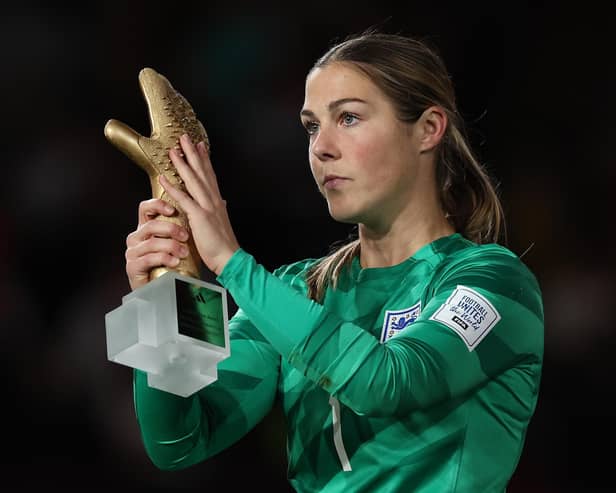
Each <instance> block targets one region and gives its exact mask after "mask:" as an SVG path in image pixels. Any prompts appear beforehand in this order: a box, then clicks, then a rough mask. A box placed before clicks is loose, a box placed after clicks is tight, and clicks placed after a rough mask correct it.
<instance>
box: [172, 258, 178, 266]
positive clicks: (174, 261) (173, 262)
mask: <svg viewBox="0 0 616 493" xmlns="http://www.w3.org/2000/svg"><path fill="white" fill-rule="evenodd" d="M179 263H180V259H179V258H177V257H173V258H172V259H171V265H178V264H179Z"/></svg>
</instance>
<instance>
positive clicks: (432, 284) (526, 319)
mask: <svg viewBox="0 0 616 493" xmlns="http://www.w3.org/2000/svg"><path fill="white" fill-rule="evenodd" d="M315 261H316V260H313V259H312V260H305V261H301V262H297V263H294V264H291V265H288V266H283V267H281V268H279V269H277V270H276V272H274V273H273V274H272V273H269V272H267V271H266V269H265V268H264V267H262V266H260V265H259V264H258V263H257V262H256V261H255V259H254V258H253V257H252V256H250V255H249V254H248V253H246V252H245V251H244V250H242V249H240V250H238V251H237V252H236V253H235V254H234V256H233V257H232V258H231V260H230V261H229V262H228V264H227V265H226V266H225V268H224V270H223V272H222V273H221V275H220V276H219V277H218V280H219V282H220V283H221V284H222V285H223V286H224V287H225V288H226V289H227V290H228V291H229V293H230V294H231V296H232V297H233V298H234V300H235V302H236V303H237V305H238V306H239V310H238V312H237V313H236V314H235V315H234V316H233V317H232V319H231V321H230V338H231V355H230V357H229V358H227V359H226V360H224V361H222V362H221V363H220V364H219V367H218V380H217V381H216V382H215V383H213V384H211V385H210V386H208V387H206V388H204V389H203V390H201V391H199V392H198V393H197V394H195V395H194V396H191V397H189V398H181V397H177V396H174V395H172V394H168V393H165V392H161V391H159V390H156V389H152V388H149V387H148V386H147V383H146V375H145V374H143V373H141V372H139V371H136V372H135V386H134V392H135V405H136V411H137V418H138V421H139V424H140V427H141V431H142V436H143V439H144V443H145V447H146V450H147V452H148V454H149V455H150V457H151V459H152V460H153V462H154V463H155V464H157V465H158V466H159V467H161V468H165V469H173V468H183V467H187V466H189V465H191V464H194V463H196V462H199V461H201V460H204V459H206V458H207V457H210V456H212V455H214V454H216V453H218V452H219V451H221V450H223V449H224V448H226V447H228V446H229V445H231V444H233V443H234V442H235V441H237V440H238V439H240V438H241V437H242V436H244V435H245V434H246V433H247V432H248V431H250V430H251V429H252V428H253V427H254V426H255V425H256V424H257V423H258V422H259V421H260V420H261V419H262V418H263V417H264V416H265V415H266V414H267V413H268V411H269V410H270V409H271V406H272V403H273V401H274V398H275V396H276V395H277V394H278V395H279V396H280V398H281V399H282V403H283V407H284V411H285V414H286V419H287V424H288V427H287V440H288V445H287V450H288V460H289V468H288V478H289V480H290V482H291V484H292V485H293V487H294V488H295V489H296V490H297V491H299V492H317V491H318V492H341V491H344V492H360V491H362V492H363V491H366V492H374V491H387V492H398V491H401V492H402V491H405V492H406V491H409V492H410V491H412V492H414V493H422V492H423V493H445V492H456V493H462V492H472V493H477V492H503V491H505V488H506V485H507V483H508V481H509V479H510V477H511V475H512V474H513V472H514V470H515V467H516V465H517V463H518V460H519V457H520V454H521V451H522V448H523V444H524V439H525V434H526V430H527V426H528V423H529V421H530V419H531V417H532V415H533V413H534V409H535V406H536V402H537V396H538V389H539V383H540V377H541V368H542V361H543V305H542V299H541V292H540V288H539V286H538V284H537V281H536V279H535V277H534V276H533V274H532V273H531V272H530V271H529V270H528V268H527V267H526V266H525V265H524V264H523V263H522V262H521V261H520V259H519V258H518V257H517V256H516V255H514V254H513V253H512V252H510V251H509V250H507V249H506V248H504V247H502V246H499V245H496V244H490V245H476V244H474V243H472V242H470V241H468V240H466V239H464V238H463V237H462V236H460V235H459V234H457V233H456V234H453V235H451V236H447V237H444V238H440V239H438V240H436V241H434V242H432V243H430V244H428V245H425V246H424V247H422V248H421V249H420V250H419V251H418V252H416V253H415V255H413V256H412V257H410V258H409V259H407V260H406V261H404V262H402V263H400V264H398V265H395V266H392V267H384V268H368V269H362V268H361V266H360V264H359V260H358V259H357V258H355V259H354V260H353V262H352V264H351V266H350V268H349V269H347V270H346V271H345V272H343V274H342V276H341V278H340V280H339V284H338V286H337V288H336V289H335V290H334V289H331V288H330V289H328V291H327V293H326V295H325V298H324V300H323V303H322V304H319V303H315V302H313V301H311V300H309V299H308V298H307V295H306V293H307V287H306V283H305V274H306V272H307V270H308V269H309V268H310V267H311V266H312V265H313V264H314V262H315Z"/></svg>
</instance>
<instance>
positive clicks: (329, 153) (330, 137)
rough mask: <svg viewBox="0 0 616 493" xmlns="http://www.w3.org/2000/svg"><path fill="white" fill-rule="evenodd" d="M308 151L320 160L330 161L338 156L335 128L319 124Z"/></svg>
mask: <svg viewBox="0 0 616 493" xmlns="http://www.w3.org/2000/svg"><path fill="white" fill-rule="evenodd" d="M310 152H311V153H312V154H313V155H314V156H316V157H317V158H318V159H319V160H320V161H331V160H335V159H338V158H339V157H340V149H339V148H338V145H337V142H336V138H335V130H333V129H328V128H327V127H325V126H321V128H320V129H319V131H318V133H317V134H316V135H315V136H314V137H313V140H312V142H311V143H310Z"/></svg>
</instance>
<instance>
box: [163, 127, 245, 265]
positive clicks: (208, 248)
mask: <svg viewBox="0 0 616 493" xmlns="http://www.w3.org/2000/svg"><path fill="white" fill-rule="evenodd" d="M180 145H181V146H182V150H183V151H184V156H185V157H182V155H181V154H180V153H179V152H178V151H177V150H175V149H171V151H169V157H170V158H171V161H172V162H173V164H174V166H175V168H176V169H177V171H178V174H179V175H180V177H181V178H182V180H183V181H184V183H185V185H186V190H187V191H188V193H186V192H183V191H182V190H180V189H178V188H176V187H175V186H173V185H172V184H171V183H170V182H169V180H167V179H166V178H165V177H164V176H163V175H161V176H160V177H159V182H160V184H161V185H162V187H163V188H164V189H165V191H166V192H167V193H168V194H169V195H170V196H171V198H173V199H174V200H175V201H177V203H178V204H179V206H180V207H181V208H182V209H183V210H184V212H185V213H186V216H187V217H188V221H189V224H190V229H191V233H192V236H193V239H194V241H195V246H196V247H197V251H198V252H199V255H200V256H201V258H202V260H203V262H204V263H205V265H206V266H207V268H208V269H210V270H211V271H212V272H214V273H215V274H216V275H219V274H220V273H221V272H222V269H223V267H224V266H225V264H226V263H227V262H228V261H229V259H230V258H231V256H232V255H233V253H234V252H235V251H236V250H237V249H238V248H239V244H238V242H237V239H236V238H235V233H234V232H233V228H232V227H231V221H230V220H229V215H228V213H227V203H226V202H225V201H224V200H223V198H222V197H221V196H220V191H219V189H218V182H217V180H216V174H215V173H214V169H213V167H212V163H211V161H210V156H209V152H208V150H207V148H206V146H205V144H204V143H203V142H199V143H198V144H197V145H194V144H193V143H192V142H191V140H190V138H189V137H188V135H182V137H180Z"/></svg>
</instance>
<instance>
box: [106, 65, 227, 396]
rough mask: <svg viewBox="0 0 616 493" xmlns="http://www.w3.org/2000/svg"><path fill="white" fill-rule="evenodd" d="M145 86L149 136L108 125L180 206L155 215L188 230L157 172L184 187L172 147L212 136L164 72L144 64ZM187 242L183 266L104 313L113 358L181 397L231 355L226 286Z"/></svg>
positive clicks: (160, 193) (163, 271)
mask: <svg viewBox="0 0 616 493" xmlns="http://www.w3.org/2000/svg"><path fill="white" fill-rule="evenodd" d="M139 85H140V87H141V91H142V93H143V96H144V98H145V100H146V103H147V107H148V111H149V116H150V126H151V135H150V137H144V136H143V135H140V134H139V133H137V132H135V131H134V130H133V129H131V128H130V127H128V126H127V125H125V124H124V123H122V122H119V121H117V120H113V119H112V120H109V121H108V122H107V124H106V125H105V137H106V138H107V140H109V142H111V143H112V144H113V145H114V146H115V147H117V148H118V149H119V150H120V151H122V152H123V153H124V154H125V155H126V156H128V157H129V158H130V159H131V160H132V161H134V162H135V163H136V164H137V165H139V166H140V167H141V168H142V169H144V170H145V171H146V172H147V174H148V176H149V177H150V184H151V187H152V196H153V197H158V198H162V199H163V200H165V201H167V202H169V203H170V204H171V205H173V206H174V207H175V209H176V210H177V211H178V213H177V215H175V216H172V217H167V216H162V215H161V216H159V217H158V218H157V219H161V220H166V221H173V222H176V223H177V224H180V225H182V226H183V227H185V228H186V229H187V230H188V231H189V232H190V228H189V224H188V219H187V216H186V214H185V213H184V212H183V211H182V210H181V208H180V207H179V205H178V204H177V202H175V201H174V200H173V199H172V198H171V197H170V196H169V195H168V194H167V193H166V192H165V191H164V189H163V188H162V186H161V185H160V183H159V182H158V177H159V176H160V175H165V177H166V178H167V179H168V180H169V181H170V182H171V183H173V184H175V185H176V186H179V187H180V188H182V189H184V190H186V188H185V186H184V183H183V181H182V179H181V178H180V176H179V174H178V173H177V170H176V169H175V166H174V165H173V163H172V162H171V159H170V158H169V150H170V149H171V148H176V149H180V145H179V138H180V136H181V135H183V134H185V133H186V134H188V135H189V136H190V138H191V140H192V141H193V142H199V141H201V140H202V141H204V142H205V143H206V145H207V146H208V148H209V140H208V137H207V133H206V132H205V129H204V128H203V125H202V124H201V122H200V121H199V120H198V119H197V117H196V115H195V112H194V111H193V109H192V107H191V106H190V104H188V101H186V99H185V98H184V97H183V96H182V95H181V94H180V93H178V92H177V91H176V90H175V89H174V88H173V87H172V85H171V84H170V83H169V81H168V80H167V79H166V78H165V77H164V76H162V75H161V74H159V73H158V72H156V71H155V70H153V69H151V68H144V69H143V70H141V72H140V73H139ZM187 243H188V248H189V255H188V256H187V257H185V258H183V259H181V260H180V263H179V264H178V266H177V267H175V268H174V269H168V268H166V267H158V268H155V269H153V270H152V271H151V272H150V280H149V282H148V283H147V284H146V285H144V286H142V287H140V288H137V289H135V290H134V291H132V292H131V293H129V294H127V295H126V296H124V297H123V298H122V305H121V306H119V307H118V308H116V309H114V310H112V311H110V312H109V313H107V314H106V315H105V328H106V336H107V357H108V359H109V360H110V361H113V362H115V363H119V364H123V365H126V366H130V367H131V368H135V369H138V370H142V371H145V372H146V373H147V375H148V385H149V386H150V387H153V388H157V389H160V390H164V391H167V392H170V393H172V394H176V395H179V396H182V397H187V396H189V395H192V394H193V393H195V392H196V391H198V390H200V389H201V388H203V387H205V386H206V385H209V384H210V383H212V382H214V381H216V380H217V378H218V372H217V364H218V363H219V362H220V361H221V360H223V359H225V358H226V357H228V356H229V354H230V351H229V326H228V311H227V296H226V290H225V289H224V288H223V287H221V286H218V285H215V284H212V283H208V282H205V281H203V280H201V279H200V275H199V269H200V267H201V265H202V261H201V258H200V257H199V254H198V252H197V250H196V247H195V244H194V241H193V239H192V235H191V237H190V239H189V240H188V242H187Z"/></svg>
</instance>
